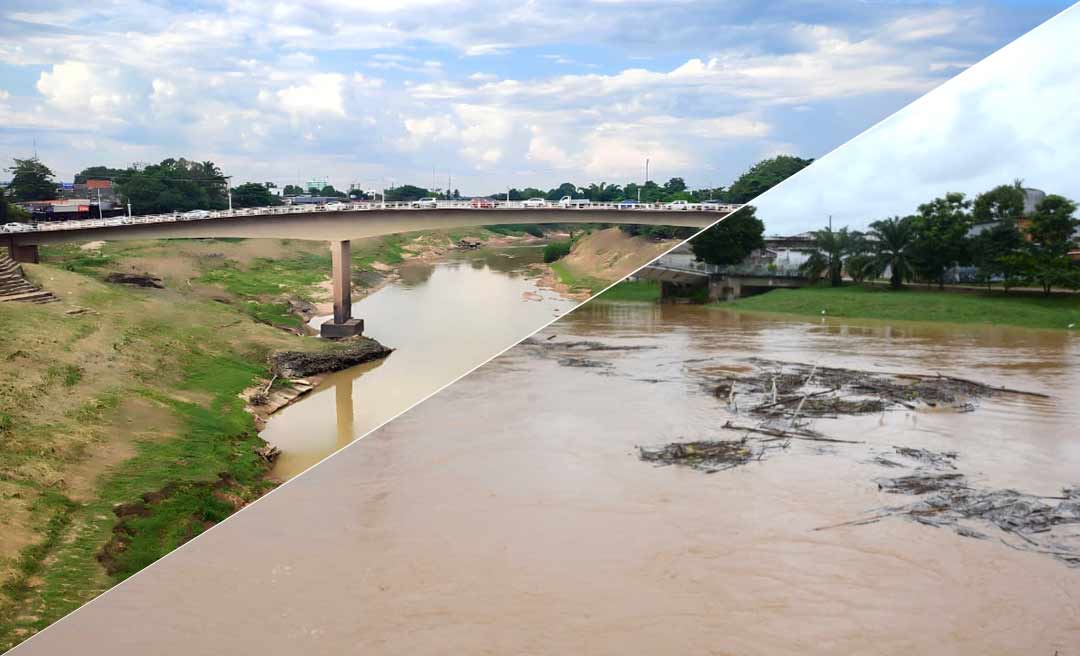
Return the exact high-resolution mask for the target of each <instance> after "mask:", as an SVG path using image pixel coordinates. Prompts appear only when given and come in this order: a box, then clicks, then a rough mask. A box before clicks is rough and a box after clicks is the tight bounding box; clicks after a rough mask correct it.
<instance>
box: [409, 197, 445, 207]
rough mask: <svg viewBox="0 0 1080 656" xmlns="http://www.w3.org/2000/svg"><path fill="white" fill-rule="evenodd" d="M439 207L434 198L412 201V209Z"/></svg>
mask: <svg viewBox="0 0 1080 656" xmlns="http://www.w3.org/2000/svg"><path fill="white" fill-rule="evenodd" d="M438 206H439V201H438V200H436V199H435V198H421V199H420V200H414V201H413V202H412V207H420V208H425V207H426V208H428V209H434V208H436V207H438Z"/></svg>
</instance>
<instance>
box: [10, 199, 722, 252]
mask: <svg viewBox="0 0 1080 656" xmlns="http://www.w3.org/2000/svg"><path fill="white" fill-rule="evenodd" d="M683 207H684V208H686V209H673V208H671V207H667V206H664V205H638V206H633V207H627V206H625V205H620V204H618V203H593V204H590V205H585V206H572V207H560V206H558V205H556V204H549V205H547V206H543V207H527V206H525V205H524V204H522V203H521V202H516V201H511V202H509V203H507V202H500V203H497V204H496V206H495V207H491V208H477V207H473V206H472V204H471V202H470V201H441V202H439V203H438V204H437V206H436V207H434V208H430V207H415V206H414V204H412V203H345V204H341V205H339V206H337V207H327V206H320V205H315V206H305V205H299V206H297V205H292V206H289V205H285V206H278V207H259V208H247V209H240V210H222V211H215V212H209V213H208V215H207V216H205V217H189V216H185V215H183V214H158V215H148V216H135V217H115V218H109V219H86V220H80V221H55V222H42V223H38V224H35V226H34V228H33V229H32V230H28V231H25V232H9V233H4V237H5V238H6V240H8V241H10V242H11V243H13V244H16V245H24V244H25V245H29V244H49V243H59V242H66V241H89V240H94V239H112V240H117V239H165V238H184V237H252V238H257V237H270V238H282V239H313V240H326V241H335V240H346V239H361V238H364V237H375V236H379V235H386V234H393V233H401V232H412V231H415V230H431V229H446V228H457V227H465V226H477V225H498V224H517V223H521V224H525V223H623V224H631V223H634V224H648V225H674V226H684V227H694V228H705V227H707V226H709V225H711V224H713V223H715V222H716V221H718V220H720V219H721V218H723V217H724V216H727V215H728V214H730V213H731V212H733V211H735V210H737V209H738V208H739V207H740V206H738V205H688V206H683Z"/></svg>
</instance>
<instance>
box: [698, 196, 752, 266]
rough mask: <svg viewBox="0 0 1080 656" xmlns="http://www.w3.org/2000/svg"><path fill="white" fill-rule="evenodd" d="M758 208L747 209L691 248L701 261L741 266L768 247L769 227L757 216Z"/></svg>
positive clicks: (722, 221) (702, 234)
mask: <svg viewBox="0 0 1080 656" xmlns="http://www.w3.org/2000/svg"><path fill="white" fill-rule="evenodd" d="M755 213H756V212H755V208H753V207H744V208H743V209H741V210H739V211H738V212H735V213H734V214H732V215H731V216H728V217H726V218H724V219H721V220H720V223H718V224H716V225H715V226H713V227H712V228H709V229H708V230H706V231H705V232H703V233H701V234H700V235H698V236H697V237H694V238H693V239H692V240H691V241H690V247H691V248H692V249H693V251H694V256H695V257H697V259H699V260H703V261H705V262H708V263H709V264H716V265H719V266H730V265H732V264H738V263H739V262H742V261H743V260H745V259H746V258H747V257H749V256H750V254H751V253H752V252H754V251H755V250H756V249H759V248H764V247H765V240H764V238H763V237H762V235H763V234H765V224H764V223H762V222H761V219H759V218H757V217H756V216H755Z"/></svg>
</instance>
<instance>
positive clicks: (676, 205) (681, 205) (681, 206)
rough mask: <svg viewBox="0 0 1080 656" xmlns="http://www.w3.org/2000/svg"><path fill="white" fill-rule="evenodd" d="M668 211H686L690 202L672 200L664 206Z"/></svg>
mask: <svg viewBox="0 0 1080 656" xmlns="http://www.w3.org/2000/svg"><path fill="white" fill-rule="evenodd" d="M666 207H667V208H668V209H669V210H688V209H690V201H686V200H673V201H671V202H670V203H668V204H667V206H666Z"/></svg>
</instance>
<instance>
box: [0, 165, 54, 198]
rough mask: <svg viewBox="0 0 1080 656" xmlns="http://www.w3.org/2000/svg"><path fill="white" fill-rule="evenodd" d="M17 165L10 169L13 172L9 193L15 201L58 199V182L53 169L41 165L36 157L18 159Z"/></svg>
mask: <svg viewBox="0 0 1080 656" xmlns="http://www.w3.org/2000/svg"><path fill="white" fill-rule="evenodd" d="M14 161H15V164H14V165H13V166H11V167H9V168H8V171H10V172H11V174H12V176H11V184H10V185H8V188H7V193H8V195H9V196H10V197H11V199H12V200H14V201H27V200H49V199H51V198H56V181H55V180H54V179H53V178H54V177H55V176H54V175H53V172H52V169H50V168H49V167H48V166H45V165H44V164H42V163H41V161H40V160H38V158H36V157H31V158H29V159H18V158H16V159H15V160H14Z"/></svg>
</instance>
